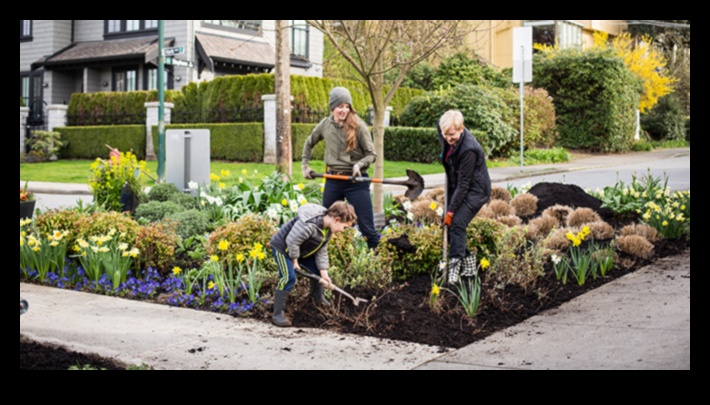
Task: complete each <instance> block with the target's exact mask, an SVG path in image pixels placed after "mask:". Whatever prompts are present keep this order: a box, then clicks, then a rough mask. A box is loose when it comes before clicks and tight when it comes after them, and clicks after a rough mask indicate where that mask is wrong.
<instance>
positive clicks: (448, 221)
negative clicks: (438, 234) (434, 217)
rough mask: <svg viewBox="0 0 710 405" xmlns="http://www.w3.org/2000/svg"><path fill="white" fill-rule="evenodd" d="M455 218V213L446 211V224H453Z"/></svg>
mask: <svg viewBox="0 0 710 405" xmlns="http://www.w3.org/2000/svg"><path fill="white" fill-rule="evenodd" d="M453 220H454V213H453V212H451V211H446V216H445V217H444V225H446V226H451V221H453Z"/></svg>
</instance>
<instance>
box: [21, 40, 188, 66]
mask: <svg viewBox="0 0 710 405" xmlns="http://www.w3.org/2000/svg"><path fill="white" fill-rule="evenodd" d="M174 41H175V40H174V39H173V38H166V39H164V44H165V45H164V46H172V44H173V42H174ZM157 57H158V36H157V35H156V36H147V37H139V38H126V39H112V40H107V41H88V42H77V43H74V44H72V45H70V46H68V47H67V48H64V49H62V50H60V51H59V52H57V53H55V54H54V55H51V56H48V57H45V58H42V59H40V60H39V61H37V62H35V63H34V64H33V65H36V66H45V67H48V68H52V67H55V68H59V67H63V66H67V65H77V64H81V65H86V64H89V63H94V62H108V61H116V60H141V61H142V62H143V63H149V62H153V63H155V60H156V59H157Z"/></svg>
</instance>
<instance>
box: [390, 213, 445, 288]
mask: <svg viewBox="0 0 710 405" xmlns="http://www.w3.org/2000/svg"><path fill="white" fill-rule="evenodd" d="M403 234H406V235H407V236H408V237H409V241H410V243H411V244H412V245H413V246H414V247H416V252H414V253H408V252H403V251H401V250H399V249H398V248H396V247H395V246H394V245H392V244H391V243H388V241H389V240H391V239H395V238H399V237H401V236H402V235H403ZM441 243H442V239H441V228H439V227H436V226H432V227H417V226H415V225H410V224H407V225H401V226H399V227H397V228H394V229H391V231H385V233H384V234H383V236H382V241H381V242H380V245H379V246H378V248H377V253H378V255H379V256H380V259H381V262H382V265H383V266H385V267H388V268H389V269H390V271H391V272H392V278H393V279H394V280H407V279H409V278H411V277H412V276H415V275H420V274H433V272H435V271H438V268H439V262H440V261H441V259H442V244H441Z"/></svg>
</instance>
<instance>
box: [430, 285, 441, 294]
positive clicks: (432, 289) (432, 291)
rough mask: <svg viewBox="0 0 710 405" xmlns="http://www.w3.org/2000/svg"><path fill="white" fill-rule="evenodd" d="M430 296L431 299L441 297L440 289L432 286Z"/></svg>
mask: <svg viewBox="0 0 710 405" xmlns="http://www.w3.org/2000/svg"><path fill="white" fill-rule="evenodd" d="M431 295H432V296H433V297H438V296H439V295H441V289H440V288H439V286H438V285H436V284H434V285H433V286H431Z"/></svg>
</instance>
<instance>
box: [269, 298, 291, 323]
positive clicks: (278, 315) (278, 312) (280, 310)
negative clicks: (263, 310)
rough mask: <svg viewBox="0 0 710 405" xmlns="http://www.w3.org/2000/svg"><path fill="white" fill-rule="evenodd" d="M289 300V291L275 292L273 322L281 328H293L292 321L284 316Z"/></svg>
mask: <svg viewBox="0 0 710 405" xmlns="http://www.w3.org/2000/svg"><path fill="white" fill-rule="evenodd" d="M287 300H288V291H280V290H276V291H275V292H274V315H273V316H272V317H271V322H273V323H274V325H276V326H278V327H280V328H288V327H290V326H291V320H290V319H288V318H287V317H286V314H284V310H285V309H286V301H287Z"/></svg>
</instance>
